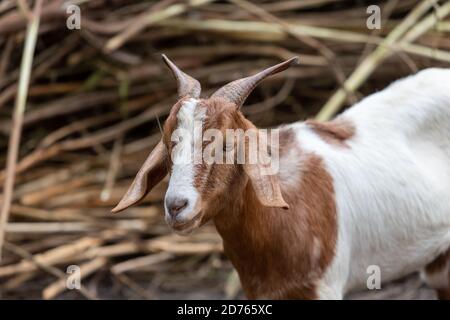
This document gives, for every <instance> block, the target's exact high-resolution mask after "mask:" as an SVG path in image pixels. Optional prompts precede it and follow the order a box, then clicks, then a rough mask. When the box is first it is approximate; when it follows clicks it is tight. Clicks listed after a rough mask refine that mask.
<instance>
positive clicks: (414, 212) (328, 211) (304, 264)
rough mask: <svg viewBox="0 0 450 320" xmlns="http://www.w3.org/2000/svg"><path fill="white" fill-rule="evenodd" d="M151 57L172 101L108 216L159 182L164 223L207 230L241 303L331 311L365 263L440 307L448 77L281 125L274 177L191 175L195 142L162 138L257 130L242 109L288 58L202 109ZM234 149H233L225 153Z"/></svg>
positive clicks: (187, 84)
mask: <svg viewBox="0 0 450 320" xmlns="http://www.w3.org/2000/svg"><path fill="white" fill-rule="evenodd" d="M163 59H164V61H165V63H166V64H167V66H168V67H169V68H170V70H171V72H172V73H173V75H174V77H175V78H176V80H177V83H178V94H179V98H180V100H179V101H178V102H177V103H176V104H175V105H174V106H173V108H172V109H171V112H170V114H169V116H168V118H167V119H166V122H165V124H164V130H163V137H162V139H161V141H160V142H159V143H158V144H157V146H156V147H155V148H154V150H153V151H152V152H151V153H150V155H149V157H148V158H147V160H146V161H145V163H144V164H143V166H142V168H141V169H140V170H139V172H138V173H137V176H136V178H135V180H134V181H133V183H132V185H131V187H130V188H129V190H128V191H127V193H126V194H125V195H124V197H123V198H122V200H121V201H120V203H119V204H118V205H117V206H116V207H115V208H114V209H113V210H112V211H113V212H118V211H121V210H124V209H126V208H127V207H129V206H131V205H134V204H136V203H138V202H139V201H140V200H142V199H143V198H144V197H145V195H146V194H147V193H148V192H149V191H150V190H151V189H152V188H153V187H154V186H155V185H156V184H157V183H158V182H160V181H161V180H162V179H163V178H164V177H165V176H166V175H167V174H168V173H170V181H169V186H168V190H167V193H166V196H165V203H164V206H165V219H166V221H167V223H168V224H169V225H170V226H171V228H172V229H173V230H174V231H175V232H178V233H181V234H186V233H189V232H191V231H193V230H195V229H196V228H198V227H200V226H202V225H204V224H205V223H206V222H208V221H210V220H212V221H213V222H214V224H215V226H216V228H217V230H218V232H219V234H220V235H221V237H222V238H223V246H224V251H225V254H226V255H227V256H228V257H229V259H230V260H231V262H232V264H233V265H234V267H235V268H236V270H237V272H238V274H239V277H240V280H241V283H242V287H243V290H244V292H245V294H246V296H247V297H248V298H251V299H255V298H268V299H342V298H343V297H344V295H345V294H346V293H348V292H350V291H353V290H357V289H362V288H365V287H366V286H367V279H368V277H369V275H368V274H367V270H368V267H369V266H372V265H375V266H378V267H379V268H380V269H379V270H380V271H381V274H380V275H381V280H382V281H390V280H394V279H397V278H399V277H402V276H404V275H407V274H409V273H412V272H415V271H419V270H422V276H423V278H424V279H425V280H426V281H427V282H428V284H429V285H431V286H432V287H433V288H435V289H437V290H438V293H439V297H440V298H450V283H449V263H450V87H449V84H450V70H445V69H427V70H424V71H421V72H419V73H418V74H416V75H413V76H410V77H407V78H405V79H403V80H399V81H396V82H395V83H393V84H391V85H390V86H389V87H387V88H386V89H384V90H382V91H381V92H378V93H375V94H373V95H371V96H369V97H367V98H365V99H363V100H362V101H360V102H359V103H357V104H356V105H354V106H353V107H351V108H350V109H348V110H346V111H345V112H343V113H342V114H341V115H340V116H338V117H337V118H336V119H334V120H332V121H329V122H318V121H315V120H308V121H305V122H297V123H292V124H289V125H284V126H281V127H280V128H278V130H279V141H280V143H279V146H278V150H277V151H279V170H278V172H276V173H273V174H262V169H263V166H264V165H263V164H262V163H260V162H256V163H247V162H244V163H240V164H236V163H233V164H229V163H222V164H217V163H212V164H207V163H204V162H202V163H193V161H192V154H191V151H192V150H191V148H190V147H191V146H192V144H193V143H200V146H201V147H205V146H204V141H202V140H200V141H193V140H195V139H201V138H198V137H196V135H195V134H194V138H193V139H188V138H184V137H183V138H182V139H178V140H177V139H175V140H176V141H175V140H174V138H173V133H174V132H175V131H176V130H177V129H180V128H182V129H184V130H185V131H187V132H193V131H195V129H194V125H193V124H194V123H195V122H200V123H201V128H202V130H203V132H205V130H207V129H210V128H214V129H218V130H220V131H221V132H224V131H225V130H226V129H242V130H244V131H245V130H252V129H253V130H257V129H256V128H255V126H254V125H253V124H252V123H251V122H250V121H249V120H247V119H246V118H245V117H244V115H243V113H242V112H241V109H240V108H241V106H242V104H243V103H244V101H245V99H246V98H247V96H248V95H249V94H250V93H251V92H252V90H253V89H254V88H255V87H256V86H257V85H258V84H259V83H260V82H261V81H262V80H263V79H265V78H266V77H268V76H270V75H272V74H275V73H278V72H280V71H283V70H285V69H287V68H288V67H289V66H291V65H293V64H295V63H297V58H292V59H290V60H287V61H285V62H283V63H280V64H278V65H275V66H273V67H271V68H268V69H266V70H264V71H261V72H259V73H257V74H255V75H253V76H250V77H247V78H243V79H240V80H236V81H233V82H231V83H229V84H227V85H225V86H224V87H222V88H221V89H219V90H218V91H216V92H215V93H214V94H213V95H212V96H210V97H209V98H207V99H201V98H200V90H201V88H200V84H199V82H198V81H197V80H195V79H193V78H192V77H190V76H189V75H187V74H185V73H184V72H182V71H181V70H180V69H178V68H177V67H176V66H175V64H173V63H172V62H171V61H170V60H169V59H168V58H167V57H165V56H164V55H163ZM257 132H259V131H258V130H257ZM227 143H228V142H227ZM246 144H247V140H246V139H235V140H234V141H233V142H232V144H231V147H230V148H231V149H232V148H240V147H242V146H244V149H245V148H246V147H247V146H246ZM270 147H273V146H272V145H270ZM187 150H188V151H187ZM174 156H179V157H180V156H181V157H184V158H185V159H187V160H188V161H186V162H185V163H182V164H180V163H178V164H176V163H174V162H173V161H172V160H173V159H172V158H173V157H174Z"/></svg>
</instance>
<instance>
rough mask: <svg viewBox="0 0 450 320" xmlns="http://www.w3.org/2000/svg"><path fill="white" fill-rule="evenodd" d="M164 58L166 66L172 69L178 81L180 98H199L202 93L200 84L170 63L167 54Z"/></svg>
mask: <svg viewBox="0 0 450 320" xmlns="http://www.w3.org/2000/svg"><path fill="white" fill-rule="evenodd" d="M162 58H163V61H164V62H165V63H166V65H167V66H168V67H169V68H170V71H172V74H173V76H174V77H175V79H177V83H178V96H179V97H180V98H184V97H186V96H190V97H192V98H195V99H197V98H199V97H200V92H201V87H200V82H198V81H197V80H195V79H194V78H192V77H191V76H189V75H187V74H186V73H184V72H183V71H181V70H180V69H178V67H177V66H176V65H175V64H174V63H173V62H172V61H170V60H169V58H167V56H166V55H165V54H163V55H162Z"/></svg>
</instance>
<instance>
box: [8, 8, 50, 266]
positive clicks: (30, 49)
mask: <svg viewBox="0 0 450 320" xmlns="http://www.w3.org/2000/svg"><path fill="white" fill-rule="evenodd" d="M41 9H42V0H37V1H36V3H35V7H34V10H33V18H32V20H31V21H30V22H29V24H28V28H27V35H26V40H25V48H24V50H23V56H22V64H21V68H20V80H19V90H18V92H17V99H16V105H15V108H14V117H13V130H12V134H11V136H10V140H9V149H8V162H7V166H6V172H7V174H6V179H5V186H4V195H3V201H2V202H3V205H2V210H1V212H0V263H1V261H2V247H3V241H4V238H5V232H6V230H5V229H6V224H7V223H8V218H9V212H10V207H11V201H12V199H13V193H14V178H15V172H16V163H17V158H18V153H19V145H20V136H21V133H22V123H23V114H24V112H25V105H26V103H27V96H28V86H29V83H30V75H31V67H32V65H33V56H34V49H35V47H36V41H37V37H38V31H39V21H40V15H41Z"/></svg>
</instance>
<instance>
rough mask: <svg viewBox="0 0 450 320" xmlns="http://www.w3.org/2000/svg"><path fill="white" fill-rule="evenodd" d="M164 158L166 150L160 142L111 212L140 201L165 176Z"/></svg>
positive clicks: (166, 170) (165, 165)
mask: <svg viewBox="0 0 450 320" xmlns="http://www.w3.org/2000/svg"><path fill="white" fill-rule="evenodd" d="M166 158H167V149H166V146H165V145H164V143H163V142H162V140H161V141H160V142H159V143H158V144H157V145H156V147H155V148H154V149H153V151H152V152H151V153H150V155H149V156H148V157H147V159H146V160H145V162H144V164H143V165H142V167H141V169H140V170H139V172H138V173H137V175H136V177H135V178H134V181H133V183H132V184H131V186H130V188H129V189H128V191H127V193H125V195H124V196H123V198H122V200H120V202H119V204H118V205H117V206H116V207H115V208H114V209H112V210H111V212H113V213H116V212H119V211H122V210H125V209H126V208H128V207H130V206H132V205H134V204H136V203H138V202H139V201H141V200H142V199H143V198H144V197H145V196H146V195H147V193H149V192H150V190H151V189H152V188H153V187H154V186H155V185H156V184H158V182H160V181H161V180H162V179H163V178H164V177H165V176H166V175H167V173H168V168H167V163H166Z"/></svg>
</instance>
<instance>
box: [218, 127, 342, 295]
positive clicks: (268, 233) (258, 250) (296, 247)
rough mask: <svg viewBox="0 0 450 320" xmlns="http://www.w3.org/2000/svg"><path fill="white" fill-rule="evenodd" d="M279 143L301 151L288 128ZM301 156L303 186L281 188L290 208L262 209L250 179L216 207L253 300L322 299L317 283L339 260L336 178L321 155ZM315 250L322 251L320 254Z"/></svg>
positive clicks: (228, 250)
mask: <svg viewBox="0 0 450 320" xmlns="http://www.w3.org/2000/svg"><path fill="white" fill-rule="evenodd" d="M280 140H281V141H283V145H282V146H281V148H282V150H280V153H281V154H283V153H286V152H287V149H292V148H298V147H297V145H296V144H295V143H294V138H293V134H292V132H291V131H290V130H289V129H288V130H285V131H284V132H283V133H282V135H281V137H280ZM298 152H299V153H301V151H300V150H298ZM302 156H303V159H304V160H303V161H302V164H301V166H300V167H301V168H300V170H301V172H298V174H299V176H301V178H300V179H299V182H298V187H297V188H296V189H292V188H291V186H283V185H282V186H281V187H282V192H283V196H284V199H285V200H286V201H287V203H288V204H289V206H290V208H291V209H290V210H288V211H285V210H283V209H278V208H268V207H263V206H262V205H261V204H260V202H259V201H258V199H257V198H256V197H255V194H254V191H253V189H252V186H251V184H250V183H249V181H248V179H246V178H245V176H244V177H242V178H241V181H239V182H237V183H236V188H235V189H234V190H233V192H230V193H229V194H228V198H227V199H226V200H225V201H223V202H221V203H222V205H221V206H219V207H217V208H215V210H218V211H219V214H217V215H216V218H215V219H214V221H215V224H216V226H217V229H218V231H219V233H220V234H221V236H222V237H223V240H224V248H225V253H226V254H227V256H228V257H229V258H230V260H231V261H232V263H233V265H234V266H235V267H236V269H237V271H238V273H239V276H240V279H241V282H242V285H243V288H244V291H245V293H246V295H247V296H248V297H249V298H251V299H252V298H275V299H316V298H318V297H317V293H316V286H317V281H318V280H319V279H320V278H321V277H322V276H323V274H324V272H325V270H326V268H327V267H328V266H329V265H330V263H331V261H332V258H333V256H334V250H335V245H336V239H337V218H336V205H335V199H334V190H333V183H332V178H331V176H330V175H329V174H328V173H327V171H326V170H325V168H324V166H323V163H322V161H321V159H320V158H319V157H317V156H315V155H312V154H309V155H307V154H304V155H302ZM292 174H295V173H292ZM239 185H242V187H241V188H239ZM223 203H226V207H224V206H223ZM314 246H318V247H319V248H320V251H317V252H315V251H316V249H315V248H314Z"/></svg>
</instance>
